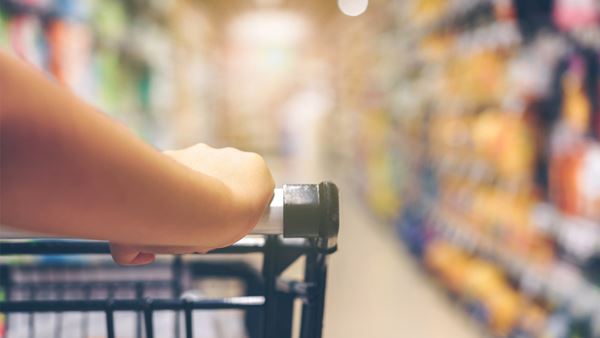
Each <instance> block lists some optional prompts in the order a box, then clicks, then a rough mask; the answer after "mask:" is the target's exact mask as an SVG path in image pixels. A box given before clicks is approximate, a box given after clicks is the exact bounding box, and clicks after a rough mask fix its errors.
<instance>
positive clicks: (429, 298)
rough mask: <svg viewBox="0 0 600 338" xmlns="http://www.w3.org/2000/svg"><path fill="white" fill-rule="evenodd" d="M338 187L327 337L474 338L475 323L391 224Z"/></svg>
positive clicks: (477, 335) (329, 286)
mask: <svg viewBox="0 0 600 338" xmlns="http://www.w3.org/2000/svg"><path fill="white" fill-rule="evenodd" d="M341 191H342V201H341V202H342V203H341V204H342V214H341V229H340V238H339V245H340V247H339V251H338V252H337V253H336V254H335V255H334V256H332V257H331V258H330V270H329V271H330V273H329V283H328V290H327V292H328V294H327V303H326V317H325V328H324V333H325V334H324V337H325V338H365V337H373V338H397V337H414V338H472V337H473V338H475V337H481V336H483V333H482V332H481V331H480V330H479V328H478V327H477V326H476V325H475V324H474V323H473V322H471V321H470V320H469V319H468V318H467V317H466V316H465V315H464V313H462V312H461V311H462V310H461V309H460V308H458V307H457V306H456V305H455V304H453V303H452V302H451V301H449V299H448V298H447V297H446V295H445V294H444V293H443V291H442V290H441V289H440V288H439V287H437V286H436V285H435V284H434V283H433V282H432V281H431V280H430V279H429V278H428V277H427V276H426V275H424V274H423V271H421V270H420V269H419V267H418V266H417V265H416V264H415V262H414V260H413V258H412V257H411V256H410V255H409V254H408V252H407V251H406V250H405V249H404V248H403V247H402V246H401V244H400V243H399V241H398V240H397V238H396V237H395V235H394V233H393V231H392V229H391V228H390V227H386V226H385V225H384V224H378V222H377V221H375V220H374V218H373V217H370V216H369V215H368V214H367V212H366V209H365V208H364V207H362V206H361V205H360V203H359V201H357V200H356V199H355V198H353V197H352V194H351V193H349V191H348V190H346V189H343V187H342V189H341Z"/></svg>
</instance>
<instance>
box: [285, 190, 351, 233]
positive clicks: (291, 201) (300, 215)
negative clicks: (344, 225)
mask: <svg viewBox="0 0 600 338" xmlns="http://www.w3.org/2000/svg"><path fill="white" fill-rule="evenodd" d="M339 224H340V222H339V198H338V189H337V187H336V185H335V184H333V183H331V182H322V183H320V184H287V185H284V186H283V236H284V237H286V238H316V237H321V238H332V237H336V236H337V235H338V232H339Z"/></svg>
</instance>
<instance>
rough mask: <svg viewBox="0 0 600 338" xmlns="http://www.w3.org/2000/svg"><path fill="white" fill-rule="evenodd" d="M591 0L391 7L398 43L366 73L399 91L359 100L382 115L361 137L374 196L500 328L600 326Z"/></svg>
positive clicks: (518, 333)
mask: <svg viewBox="0 0 600 338" xmlns="http://www.w3.org/2000/svg"><path fill="white" fill-rule="evenodd" d="M583 3H584V2H582V3H580V4H574V3H571V2H560V1H555V2H554V5H552V3H551V2H549V1H540V2H535V3H533V2H527V1H521V0H514V1H513V0H507V1H487V0H473V1H459V0H456V1H448V2H444V1H435V0H414V1H409V2H406V3H403V4H402V5H401V6H400V5H398V6H396V7H393V9H392V8H391V9H390V10H389V12H390V13H394V14H393V15H390V17H389V18H388V20H389V22H387V24H385V23H384V24H383V25H382V26H384V27H388V28H384V31H385V32H386V33H385V34H387V35H389V36H394V37H396V39H395V40H394V41H396V44H397V45H396V46H395V48H390V50H393V51H394V52H393V53H392V54H391V55H386V57H388V58H389V60H383V61H381V63H380V67H382V69H379V70H378V71H372V72H369V73H368V75H367V76H368V80H367V81H370V82H371V83H374V86H375V87H377V88H380V89H381V90H383V91H384V92H386V93H387V98H386V99H382V100H379V101H377V100H376V101H375V102H376V104H375V109H373V104H372V103H373V102H372V101H368V100H369V99H370V98H371V96H370V94H369V93H363V95H364V98H359V99H357V100H356V101H357V102H359V103H358V104H356V105H355V106H353V107H350V108H348V109H351V110H354V111H362V113H361V114H362V115H361V116H360V117H359V118H357V121H375V124H376V126H378V127H376V128H373V127H371V126H370V125H364V129H366V130H363V131H358V132H357V136H356V138H357V139H358V140H360V142H358V144H356V145H355V150H354V151H355V153H356V154H359V155H358V156H356V157H355V161H357V164H356V168H359V170H362V173H361V175H362V176H363V177H365V179H364V180H363V182H361V183H360V184H359V186H360V189H358V191H359V193H360V194H362V195H363V198H364V200H365V203H366V205H368V206H371V207H372V206H376V207H375V208H373V209H374V210H375V211H376V217H379V218H381V219H382V220H385V221H387V222H389V223H392V224H393V225H394V227H396V228H397V230H398V233H399V237H400V238H401V239H402V240H403V241H404V242H405V243H406V245H407V246H408V248H409V249H410V250H411V252H413V253H414V254H415V257H416V259H418V260H419V261H420V262H422V263H423V264H424V265H425V266H426V267H427V269H428V270H429V271H431V273H432V276H433V277H435V278H436V279H438V280H440V281H441V283H440V284H441V285H443V286H444V287H446V288H448V290H449V291H450V293H451V294H452V295H453V297H454V298H457V299H459V300H460V301H461V302H463V303H465V304H466V306H465V308H466V309H467V311H469V313H471V314H472V316H473V317H474V318H475V319H476V320H477V321H479V322H481V323H483V325H484V326H487V327H489V330H490V333H491V335H493V336H498V337H511V338H512V337H527V338H530V337H561V338H563V337H569V338H570V337H596V336H599V335H600V312H599V311H600V307H599V305H598V304H600V298H599V297H600V296H599V295H600V287H599V285H600V280H599V279H598V278H596V274H594V273H593V270H594V269H597V263H596V262H597V260H598V258H599V257H600V217H599V216H600V215H598V214H597V213H594V211H593V210H594V207H593V205H595V204H594V203H600V191H597V190H598V188H594V187H596V185H595V184H594V183H593V182H594V179H593V178H591V177H593V173H594V171H596V177H600V167H598V164H594V163H595V162H594V163H592V162H593V161H594V158H596V157H595V156H597V155H596V152H597V151H598V147H600V140H599V136H600V125H599V124H598V121H599V119H600V108H599V107H600V100H599V99H598V97H599V93H600V91H599V86H600V85H599V83H600V72H599V71H598V64H599V63H600V61H599V60H600V48H598V45H597V41H600V39H596V38H594V37H595V36H596V35H595V34H597V33H595V32H596V31H597V30H598V28H599V27H600V8H598V6H596V5H594V4H592V2H589V3H587V2H586V3H587V4H588V5H589V6H592V7H589V8H588V9H587V10H586V11H582V8H583V7H577V6H585V5H586V4H583ZM590 4H591V5H590ZM569 5H571V6H573V7H571V8H566V7H564V6H569ZM561 6H563V7H561ZM594 6H596V7H594ZM567 10H572V12H571V13H579V14H580V15H583V16H585V17H586V18H583V19H581V20H576V19H574V18H572V17H571V18H569V20H567V19H565V15H564V14H565V13H566V12H565V11H567ZM590 11H595V13H596V14H595V17H596V19H595V21H594V20H591V19H589V18H590V17H592V16H591V15H588V14H587V13H590ZM582 13H583V14H582ZM584 14H585V15H584ZM561 18H562V19H561ZM584 19H585V20H584ZM559 20H562V21H559ZM386 29H387V31H386ZM582 32H586V33H582ZM378 43H379V44H382V45H384V46H387V45H388V44H389V43H390V42H389V41H388V40H385V39H381V41H377V42H376V43H375V45H377V44H378ZM390 61H391V62H390ZM381 73H386V74H385V75H381ZM392 74H393V75H392ZM390 77H393V79H392V80H390ZM574 79H575V80H574ZM577 79H579V80H577ZM569 81H571V82H569ZM572 81H575V82H572ZM577 81H580V82H577ZM361 99H363V100H364V101H367V102H370V104H371V105H367V104H364V103H363V104H361V103H360V102H361ZM377 121H379V122H377ZM382 121H383V122H382ZM566 125H567V126H571V125H573V126H574V127H573V128H574V129H572V133H571V134H568V135H571V136H570V137H571V139H570V140H577V141H576V143H569V142H571V141H569V139H568V138H567V139H565V138H564V133H565V132H564V130H563V129H564V128H565V126H566ZM568 128H571V127H568ZM577 128H579V129H577ZM561 130H562V131H561ZM569 130H571V129H569ZM561 133H563V134H561ZM567 133H569V131H567ZM561 142H562V143H561ZM573 142H574V141H573ZM577 142H579V143H577ZM574 144H579V146H575V145H574ZM559 145H560V147H559ZM564 149H567V150H564ZM561 156H562V157H561ZM585 156H587V157H585ZM582 158H586V160H585V161H587V162H585V163H586V164H581V163H583V161H584V160H582ZM577 161H579V162H577ZM596 161H597V160H596ZM364 163H366V165H365V164H364ZM369 163H376V165H377V169H370V168H369ZM565 163H566V164H565ZM573 163H579V164H573ZM570 165H573V167H569V166H570ZM567 167H568V168H569V169H567ZM586 168H587V169H586ZM586 170H587V173H585V171H586ZM590 173H591V174H590ZM577 175H579V176H577ZM586 175H587V176H586ZM574 177H577V178H574ZM578 180H583V182H587V183H586V184H584V183H577V182H579V181H578ZM365 182H366V183H365ZM582 187H585V190H586V191H585V194H587V195H585V196H583V195H582V194H584V191H583V189H582ZM594 189H596V190H594ZM382 191H383V192H384V193H383V195H388V197H387V198H382V197H381V196H378V192H382ZM594 191H595V192H594ZM373 192H375V193H373ZM594 194H596V195H594ZM567 195H568V197H567ZM593 196H596V197H593ZM594 198H595V200H594ZM597 208H600V204H597ZM599 210H600V209H599ZM453 257H458V258H456V260H453V259H454V258H453ZM594 267H596V268H594ZM591 272H592V273H591ZM492 275H493V278H492V277H489V276H492ZM465 276H466V277H465ZM478 276H479V277H478ZM484 276H488V277H489V278H491V279H490V281H489V282H487V283H480V284H477V283H478V282H477V278H484ZM488 277H486V278H488ZM494 288H496V289H494ZM532 323H535V325H534V324H532ZM558 328H560V329H558Z"/></svg>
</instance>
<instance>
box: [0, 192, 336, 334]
mask: <svg viewBox="0 0 600 338" xmlns="http://www.w3.org/2000/svg"><path fill="white" fill-rule="evenodd" d="M338 214H339V202H338V191H337V187H336V186H335V185H334V184H333V183H330V182H323V183H320V184H316V185H308V184H307V185H285V186H283V188H282V189H275V193H274V197H273V200H272V202H271V205H270V207H269V208H268V210H267V211H266V212H265V215H264V216H263V219H262V220H261V222H260V223H259V224H258V225H257V227H256V228H255V230H254V231H253V234H254V235H259V236H252V235H251V236H248V237H246V238H244V239H242V240H241V241H239V242H237V243H236V244H234V245H232V246H230V247H227V248H222V249H217V250H214V251H212V252H210V253H209V254H211V255H212V254H219V255H218V256H211V259H207V257H208V256H205V255H192V258H194V257H196V258H197V257H201V259H186V258H188V257H190V256H184V257H183V258H182V257H181V256H169V258H161V259H159V260H157V262H155V263H154V264H151V265H149V266H145V267H121V266H117V265H116V264H114V263H112V261H110V260H109V259H107V258H104V259H102V257H108V254H109V247H108V243H106V242H101V241H87V240H86V241H84V240H66V239H48V238H43V239H39V238H37V239H34V240H30V239H27V240H26V239H14V238H13V239H2V240H0V259H2V260H1V261H0V287H1V288H2V290H3V293H4V300H2V301H0V313H3V314H4V315H5V320H4V323H5V325H6V326H7V327H6V328H5V334H6V336H7V337H11V325H13V324H11V323H12V321H11V320H9V317H10V316H17V315H18V316H26V317H28V322H27V336H28V337H61V336H62V333H63V332H64V330H63V327H62V321H61V320H55V324H54V325H53V327H52V328H48V327H44V328H43V329H42V328H38V327H37V326H38V325H36V324H37V323H38V322H40V320H37V321H36V318H35V316H38V317H39V316H43V315H44V314H45V313H54V314H55V315H56V316H61V315H66V314H68V313H78V314H81V323H80V325H81V330H80V336H82V337H87V336H88V332H87V326H89V325H90V323H89V322H90V317H89V316H88V314H89V313H93V312H94V313H99V312H100V313H103V316H101V317H103V318H102V321H103V322H102V323H101V326H102V328H103V330H104V334H102V336H106V337H109V338H113V337H119V336H123V335H124V333H123V332H117V330H116V329H115V327H117V326H118V325H117V324H118V322H119V320H120V319H121V318H123V316H124V314H125V313H128V314H129V315H131V316H135V318H136V320H135V332H134V333H133V334H132V335H131V336H136V337H142V336H145V337H149V338H152V337H157V336H159V337H160V336H162V334H161V333H157V332H159V331H164V330H163V329H164V327H161V328H160V329H161V330H157V326H158V324H157V322H156V320H155V319H156V318H155V317H156V316H157V314H158V313H164V312H165V311H166V312H169V313H172V314H173V316H174V317H175V320H174V321H173V325H172V327H171V328H170V330H172V331H171V332H172V333H170V335H172V336H174V337H180V336H185V337H194V332H195V330H196V334H198V333H199V332H198V331H199V330H200V329H201V328H200V329H199V328H198V327H195V325H194V320H193V315H194V313H195V312H201V310H226V309H236V310H241V311H243V312H244V314H245V326H246V332H247V335H248V336H249V337H251V338H258V337H266V338H283V337H291V336H292V334H293V331H294V330H293V328H292V326H293V320H294V303H295V302H297V301H298V300H299V301H300V302H301V303H302V311H301V316H300V318H301V320H300V325H299V326H300V328H299V332H300V337H301V338H318V337H321V334H322V326H323V324H322V323H323V313H324V300H325V286H326V277H327V256H328V255H330V254H332V253H333V252H335V251H336V248H337V240H336V238H337V234H338V228H339V216H338ZM253 253H254V254H261V255H262V257H263V259H262V268H261V269H256V268H253V267H252V266H251V265H249V264H247V263H244V262H243V261H242V260H240V259H238V260H231V259H227V258H228V257H225V256H223V255H230V254H236V255H238V254H239V255H245V254H253ZM82 255H83V256H82ZM81 257H85V259H81ZM98 257H100V258H98ZM212 257H224V258H220V259H219V258H216V260H215V259H212ZM300 257H305V263H304V274H303V275H304V278H303V280H286V279H284V278H282V272H283V271H284V270H285V269H287V268H288V267H289V266H290V265H291V264H292V263H293V262H295V261H297V260H298V259H299V258H300ZM131 269H134V270H133V271H134V272H133V274H132V273H131V271H132V270H131ZM135 269H137V270H135ZM144 269H146V270H144ZM161 269H162V270H161ZM149 270H152V271H154V272H152V273H148V271H149ZM124 271H129V273H125V274H124V273H123V272H124ZM157 271H158V272H157ZM132 276H133V277H134V278H133V279H132V278H131V277H132ZM125 277H128V278H125ZM208 277H215V278H234V279H237V280H239V281H241V284H243V289H244V294H242V295H239V296H235V297H225V298H210V297H202V296H193V297H190V296H186V295H185V294H183V291H184V290H185V289H186V288H187V285H189V283H190V282H191V281H192V282H193V281H194V280H198V279H202V278H208ZM124 290H125V291H124ZM49 295H50V296H49ZM98 295H100V296H98ZM96 321H97V320H96ZM161 325H162V324H161ZM126 334H127V335H129V332H127V333H126Z"/></svg>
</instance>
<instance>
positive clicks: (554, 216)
mask: <svg viewBox="0 0 600 338" xmlns="http://www.w3.org/2000/svg"><path fill="white" fill-rule="evenodd" d="M532 219H533V222H534V224H535V225H536V226H537V227H538V229H540V230H542V231H543V232H544V233H546V234H548V235H549V236H552V237H553V238H554V239H555V240H556V242H557V243H558V244H559V245H560V246H561V247H562V248H563V249H564V250H565V252H566V253H567V254H568V255H569V256H570V257H571V258H572V259H574V260H575V261H576V262H578V263H584V262H585V261H586V260H588V259H590V258H592V257H593V256H594V255H597V254H600V224H598V223H595V222H593V221H592V220H588V219H585V218H581V217H576V216H568V215H565V214H563V213H562V212H560V211H559V210H557V209H556V207H554V206H553V205H552V204H550V203H540V204H538V205H537V206H536V207H535V208H534V210H533V214H532Z"/></svg>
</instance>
